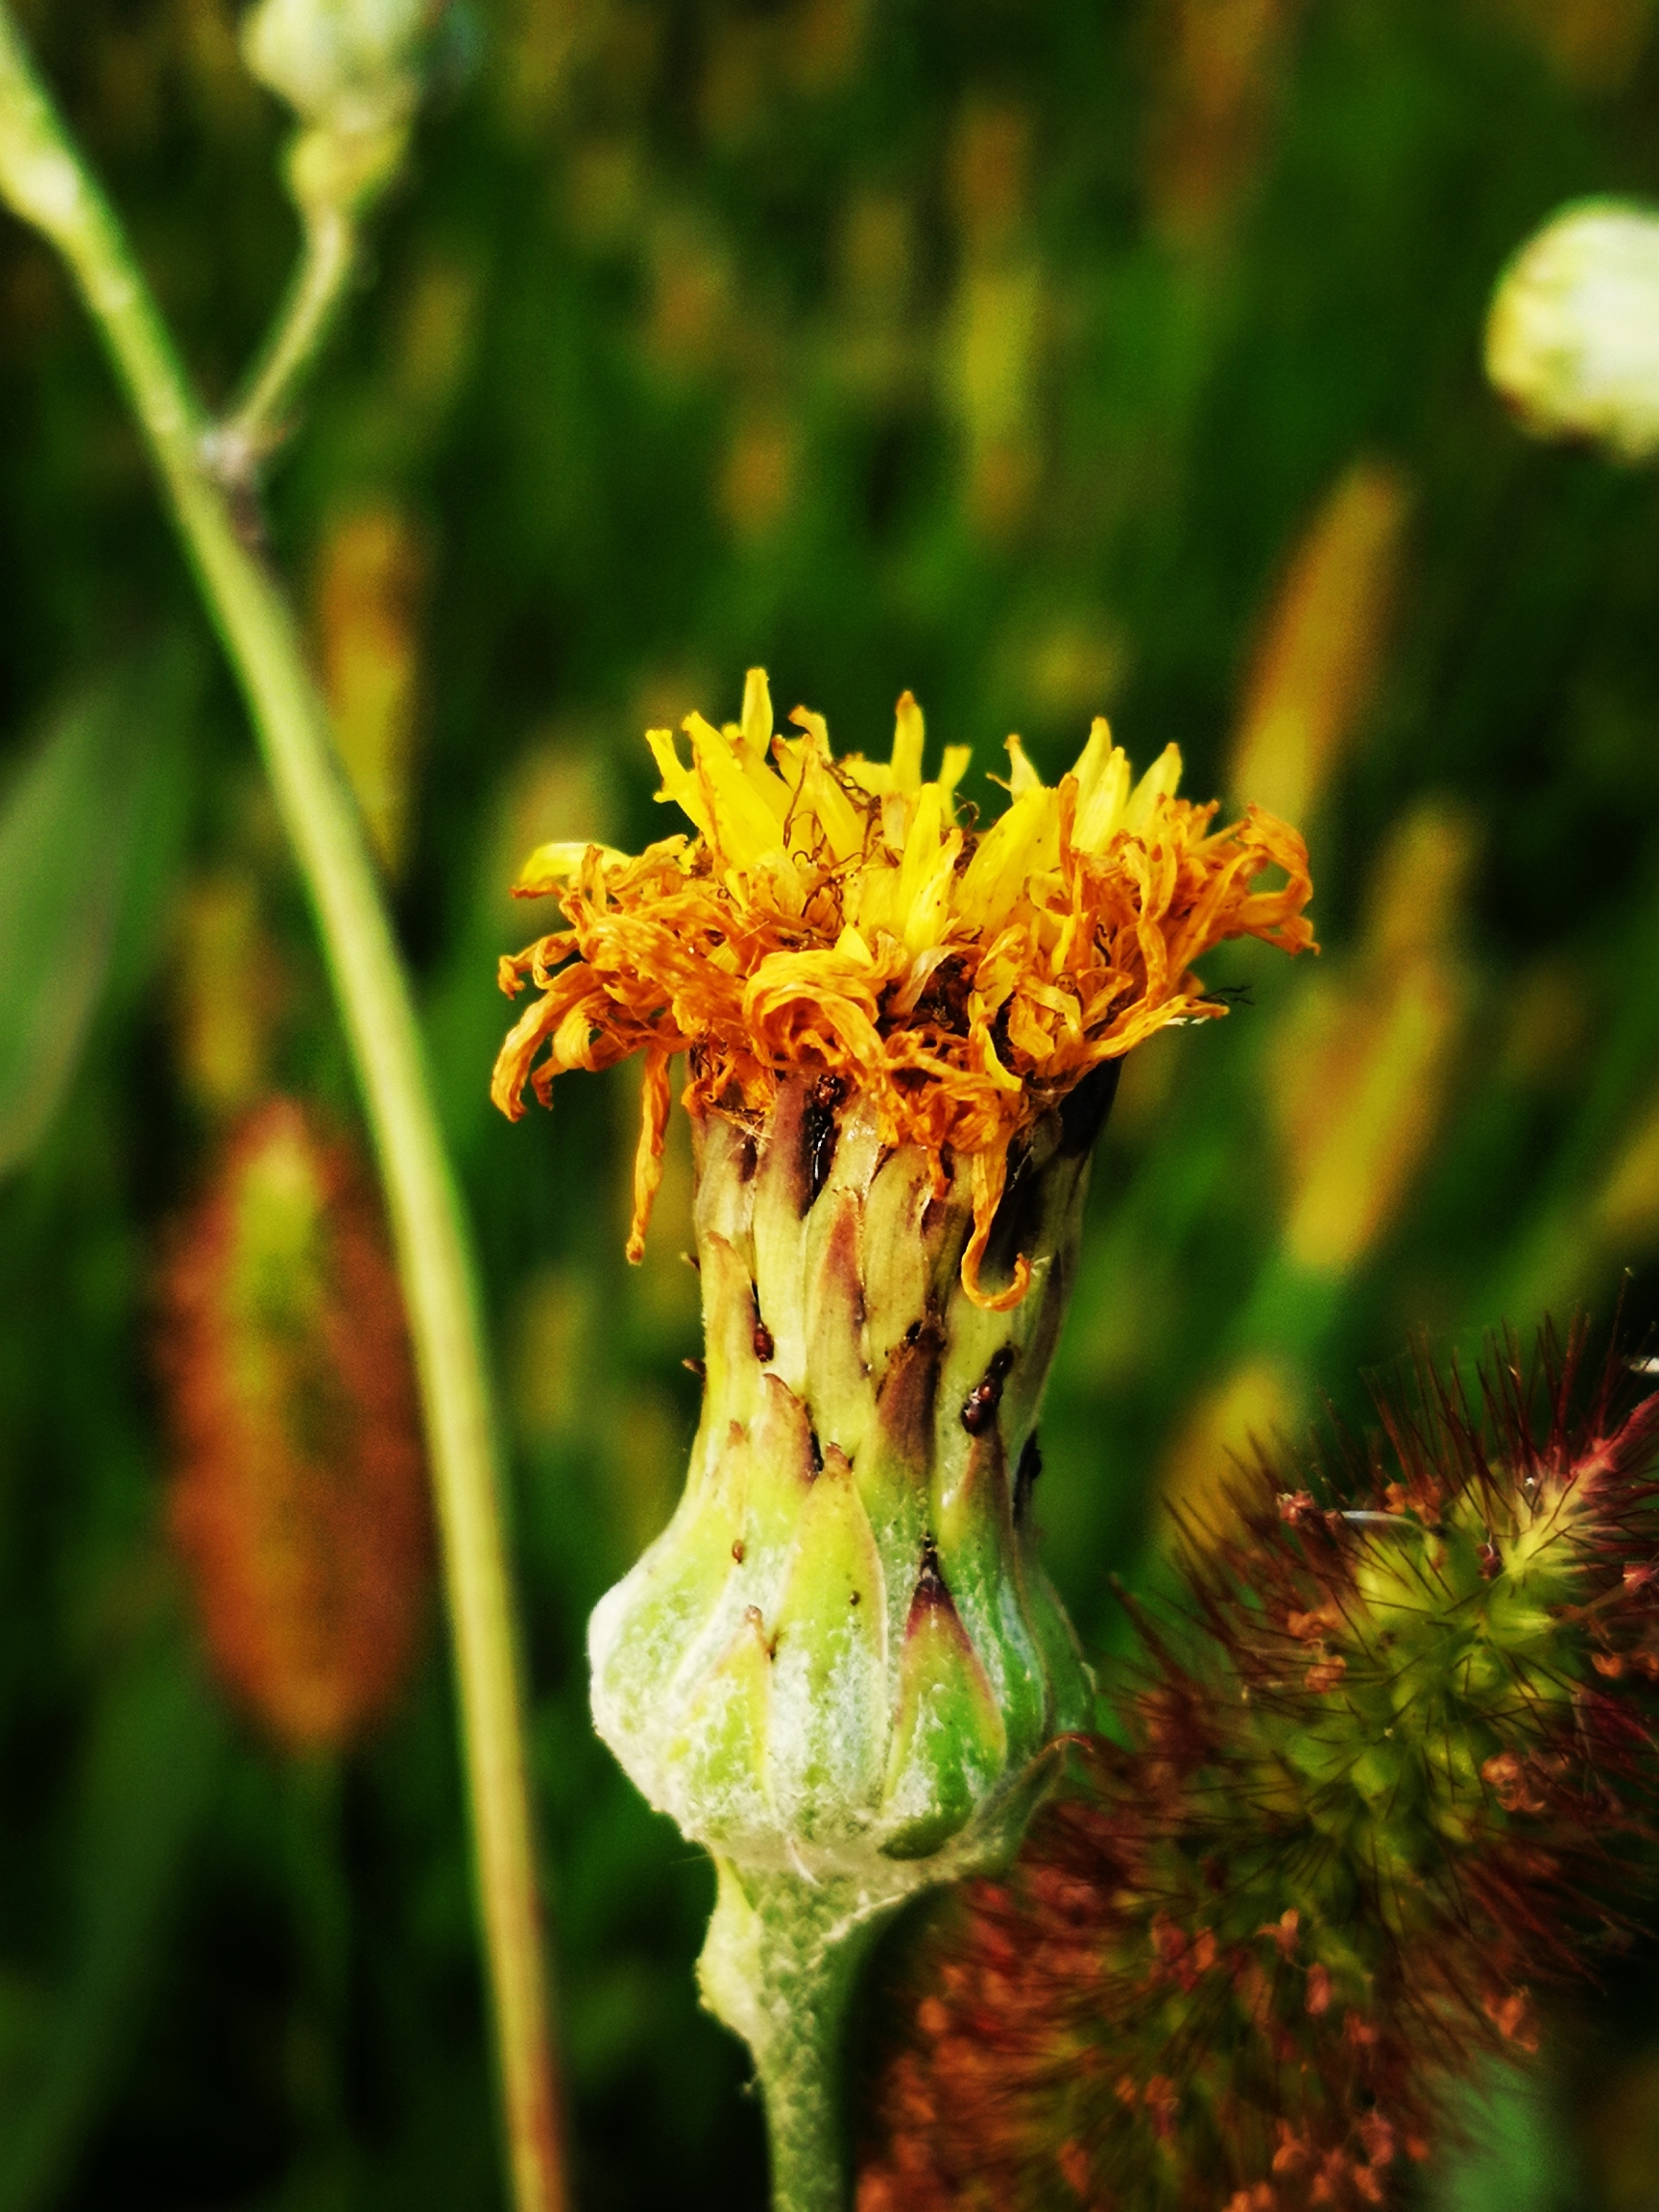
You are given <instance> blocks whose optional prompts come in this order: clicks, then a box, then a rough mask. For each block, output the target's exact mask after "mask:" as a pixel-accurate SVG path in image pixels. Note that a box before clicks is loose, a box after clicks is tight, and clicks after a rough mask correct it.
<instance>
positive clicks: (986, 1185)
mask: <svg viewBox="0 0 1659 2212" xmlns="http://www.w3.org/2000/svg"><path fill="white" fill-rule="evenodd" d="M1007 1180H1008V1151H1007V1147H1006V1145H998V1147H996V1148H995V1149H994V1150H988V1151H984V1152H975V1153H974V1158H973V1162H972V1165H971V1166H970V1170H969V1189H970V1190H971V1192H972V1194H973V1200H974V1234H973V1235H972V1237H970V1238H969V1239H968V1248H967V1250H966V1251H965V1252H964V1253H963V1255H962V1287H963V1289H964V1290H965V1291H966V1292H967V1293H968V1295H969V1297H970V1298H971V1299H972V1300H973V1301H974V1305H975V1306H977V1307H979V1308H980V1309H981V1310H983V1311H984V1312H987V1313H1008V1312H1011V1311H1012V1310H1013V1309H1014V1308H1015V1307H1016V1306H1018V1305H1019V1304H1020V1302H1021V1300H1022V1298H1023V1297H1024V1295H1025V1293H1026V1291H1027V1290H1028V1289H1029V1288H1030V1287H1031V1262H1030V1261H1029V1260H1028V1259H1027V1258H1026V1257H1025V1255H1024V1253H1023V1252H1022V1253H1020V1254H1018V1255H1017V1256H1016V1258H1015V1262H1014V1275H1013V1279H1012V1281H1011V1282H1010V1283H1009V1284H1008V1286H1007V1287H1006V1288H1005V1289H1001V1290H997V1291H991V1290H987V1289H986V1288H985V1287H984V1286H983V1285H982V1284H981V1283H980V1280H979V1269H980V1266H981V1263H982V1262H983V1261H984V1258H985V1250H986V1247H987V1245H988V1244H989V1243H990V1241H991V1230H992V1225H993V1224H994V1223H995V1221H996V1219H997V1209H998V1206H999V1205H1000V1204H1001V1202H1002V1190H1003V1187H1004V1185H1005V1184H1006V1183H1007Z"/></svg>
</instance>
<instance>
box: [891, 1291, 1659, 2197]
mask: <svg viewBox="0 0 1659 2212" xmlns="http://www.w3.org/2000/svg"><path fill="white" fill-rule="evenodd" d="M1582 1370H1583V1335H1582V1332H1581V1331H1575V1333H1574V1334H1572V1335H1571V1336H1570V1338H1569V1339H1568V1342H1567V1344H1566V1345H1565V1347H1564V1348H1563V1347H1559V1346H1558V1345H1557V1344H1556V1342H1555V1341H1554V1339H1553V1338H1552V1337H1551V1335H1550V1334H1548V1333H1547V1334H1546V1335H1545V1337H1544V1340H1543V1342H1542V1344H1541V1346H1540V1349H1539V1352H1538V1354H1537V1356H1536V1357H1535V1358H1533V1359H1532V1360H1531V1361H1530V1363H1524V1362H1523V1360H1522V1359H1521V1358H1520V1357H1519V1354H1518V1352H1517V1349H1516V1347H1515V1346H1514V1344H1513V1343H1512V1342H1511V1343H1508V1344H1506V1345H1505V1346H1504V1347H1503V1351H1502V1354H1501V1356H1495V1357H1494V1358H1491V1359H1489V1361H1488V1362H1487V1364H1486V1366H1485V1369H1484V1371H1483V1373H1482V1377H1481V1389H1480V1393H1479V1398H1478V1399H1475V1400H1472V1399H1471V1397H1470V1395H1469V1393H1467V1392H1466V1391H1465V1389H1464V1387H1463V1385H1462V1383H1461V1382H1460V1380H1459V1379H1458V1378H1457V1376H1456V1375H1455V1373H1454V1374H1453V1375H1452V1377H1451V1378H1450V1379H1439V1378H1436V1377H1434V1376H1433V1375H1432V1374H1431V1373H1430V1372H1429V1371H1428V1369H1427V1367H1426V1366H1421V1365H1420V1367H1419V1370H1418V1376H1417V1384H1416V1389H1415V1392H1414V1394H1413V1396H1412V1397H1411V1398H1410V1399H1409V1401H1408V1402H1407V1403H1404V1404H1393V1403H1387V1402H1384V1403H1382V1404H1381V1406H1380V1410H1381V1413H1382V1419H1383V1441H1381V1442H1379V1443H1377V1444H1375V1445H1373V1446H1371V1447H1370V1448H1369V1449H1368V1450H1367V1451H1366V1452H1365V1453H1363V1454H1360V1453H1358V1452H1355V1451H1352V1450H1349V1451H1348V1452H1346V1453H1345V1454H1343V1455H1340V1456H1339V1457H1338V1459H1337V1461H1336V1462H1335V1463H1334V1464H1330V1463H1322V1464H1320V1465H1317V1466H1314V1467H1310V1468H1297V1469H1294V1470H1286V1469H1285V1468H1278V1467H1274V1466H1272V1465H1269V1464H1266V1463H1263V1464H1262V1466H1261V1467H1260V1468H1259V1469H1258V1471H1257V1474H1256V1477H1255V1479H1254V1480H1253V1481H1252V1482H1251V1484H1250V1485H1249V1488H1248V1492H1247V1494H1246V1495H1244V1496H1242V1497H1240V1498H1238V1500H1237V1501H1236V1502H1235V1503H1236V1504H1237V1505H1238V1508H1239V1509H1240V1511H1241V1514H1242V1518H1243V1520H1244V1523H1245V1527H1246V1529H1247V1535H1246V1537H1245V1538H1244V1539H1243V1540H1242V1541H1240V1540H1238V1538H1237V1537H1233V1538H1230V1539H1229V1541H1228V1544H1227V1547H1226V1549H1225V1550H1223V1549H1222V1548H1221V1546H1220V1544H1219V1543H1218V1542H1217V1541H1215V1540H1214V1539H1211V1538H1208V1537H1206V1536H1203V1535H1201V1534H1191V1535H1190V1536H1189V1538H1188V1543H1187V1558H1186V1562H1185V1564H1186V1570H1187V1575H1188V1582H1189V1591H1190V1604H1189V1607H1188V1608H1187V1610H1186V1612H1185V1613H1184V1615H1183V1616H1182V1617H1181V1618H1179V1619H1178V1620H1176V1621H1175V1622H1174V1623H1167V1622H1166V1623H1162V1624H1159V1623H1153V1622H1151V1621H1150V1620H1142V1631H1143V1635H1142V1646H1143V1648H1142V1659H1141V1661H1140V1662H1139V1663H1138V1667H1137V1671H1135V1673H1134V1674H1133V1676H1132V1677H1131V1679H1130V1680H1129V1681H1128V1682H1127V1683H1126V1685H1125V1686H1124V1687H1125V1696H1124V1701H1123V1710H1122V1716H1121V1717H1122V1719H1123V1722H1124V1734H1125V1736H1126V1738H1127V1744H1126V1747H1125V1745H1122V1744H1117V1743H1109V1742H1107V1741H1105V1740H1104V1739H1093V1740H1091V1741H1090V1742H1089V1743H1087V1745H1086V1746H1085V1747H1083V1748H1082V1749H1080V1751H1079V1754H1078V1756H1077V1758H1076V1761H1075V1763H1074V1768H1073V1772H1072V1775H1071V1780H1070V1787H1069V1789H1068V1790H1067V1791H1066V1792H1065V1793H1064V1794H1063V1796H1062V1798H1061V1799H1060V1801H1059V1802H1058V1803H1057V1804H1055V1805H1054V1806H1053V1807H1051V1809H1050V1810H1049V1811H1048V1812H1047V1813H1046V1815H1042V1816H1041V1817H1040V1820H1039V1823H1038V1825H1037V1827H1036V1828H1035V1829H1034V1830H1033V1831H1032V1833H1031V1836H1030V1837H1029V1839H1028V1840H1027V1842H1026V1845H1025V1847H1024V1850H1023V1851H1022V1855H1021V1858H1020V1859H1019V1861H1018V1862H1017V1863H1016V1865H1015V1867H1014V1869H1013V1871H1012V1873H1011V1874H1010V1875H1009V1876H1008V1878H1007V1879H1006V1880H1004V1881H1001V1882H998V1883H995V1884H993V1883H985V1882H981V1883H978V1884H975V1885H974V1886H973V1887H971V1888H970V1889H969V1890H968V1891H967V1892H966V1893H965V1895H964V1897H963V1898H962V1899H961V1900H959V1901H958V1902H956V1903H955V1904H953V1905H952V1906H951V1907H950V1909H949V1910H948V1911H947V1912H946V1913H945V1914H944V1916H943V1917H942V1918H941V1919H940V1920H939V1921H937V1922H936V1924H935V1925H934V1927H933V1929H932V1930H931V1931H930V1932H929V1933H928V1934H927V1935H926V1936H925V1938H924V1939H923V1941H922V1943H921V1946H920V1948H919V1950H918V1951H917V1952H916V1953H915V1954H914V1956H913V1958H912V1962H911V1963H912V1971H913V1981H912V1984H911V1986H910V1989H909V1992H908V1996H907V2000H906V2003H905V2005H904V2010H905V2012H906V2013H907V2016H908V2029H907V2031H906V2032H904V2034H903V2036H902V2041H901V2042H900V2044H899V2045H898V2047H897V2048H895V2049H894V2050H893V2051H892V2052H890V2054H889V2057H888V2061H887V2063H886V2065H885V2068H884V2071H883V2072H882V2073H881V2075H880V2077H879V2080H878V2084H877V2126H876V2129H875V2130H874V2140H873V2143H872V2146H871V2152H870V2155H869V2157H868V2159H867V2163H866V2171H865V2174H864V2178H863V2183H862V2186H861V2189H860V2193H859V2206H860V2212H901V2208H902V2212H945V2208H946V2207H948V2206H949V2207H955V2206H959V2205H961V2204H965V2203H968V2202H970V2201H973V2202H984V2203H987V2204H991V2203H995V2204H996V2205H998V2207H1007V2208H1008V2212H1025V2208H1032V2212H1035V2208H1037V2207H1048V2206H1051V2205H1052V2206H1061V2205H1075V2204H1076V2203H1078V2202H1079V2201H1081V2202H1082V2203H1083V2204H1086V2205H1091V2206H1107V2205H1118V2204H1124V2203H1129V2202H1133V2203H1134V2204H1135V2205H1136V2206H1137V2208H1138V2212H1200V2208H1202V2212H1212V2208H1217V2207H1218V2208H1220V2212H1310V2208H1311V2207H1315V2206H1320V2207H1333V2208H1334V2212H1369V2208H1371V2207H1375V2206H1379V2205H1381V2204H1382V2203H1383V2201H1384V2200H1385V2199H1387V2198H1388V2197H1390V2196H1391V2194H1392V2191H1393V2186H1394V2181H1395V2177H1396V2175H1397V2172H1398V2170H1399V2167H1400V2165H1401V2162H1402V2161H1409V2160H1413V2159H1420V2158H1422V2157H1425V2156H1426V2155H1427V2154H1428V2149H1429V2146H1430V2144H1431V2141H1432V2140H1433V2136H1434V2133H1435V2130H1436V2128H1438V2126H1439V2125H1440V2121H1441V2109H1440V2100H1441V2098H1442V2096H1443V2093H1444V2088H1445V2085H1446V2083H1447V2082H1448V2081H1449V2080H1452V2079H1454V2078H1455V2076H1456V2075H1458V2074H1459V2073H1466V2072H1468V2071H1469V2070H1470V2069H1471V2068H1472V2067H1473V2066H1474V2064H1475V2063H1476V2062H1477V2061H1478V2060H1479V2059H1480V2058H1481V2057H1482V2056H1486V2055H1488V2054H1492V2053H1499V2054H1506V2055H1509V2056H1517V2055H1524V2054H1525V2053H1527V2052H1528V2051H1530V2050H1532V2049H1533V2048H1534V2047H1535V2046H1536V2042H1537V2037H1538V2029H1537V2023H1536V2013H1535V2008H1534V2002H1533V1996H1532V1990H1533V1987H1534V1986H1535V1985H1538V1984H1549V1983H1550V1982H1551V1980H1552V1979H1553V1980H1559V1979H1560V1978H1561V1977H1563V1976H1565V1975H1569V1974H1572V1973H1574V1972H1575V1971H1581V1970H1582V1958H1583V1943H1582V1936H1583V1933H1584V1931H1585V1929H1586V1928H1587V1926H1592V1925H1595V1924H1599V1925H1600V1926H1601V1927H1603V1928H1604V1929H1606V1928H1612V1929H1615V1930H1616V1929H1618V1928H1619V1927H1620V1926H1621V1925H1622V1922H1621V1920H1620V1911H1619V1905H1618V1903H1617V1896H1618V1884H1617V1882H1616V1880H1615V1879H1614V1877H1616V1875H1617V1873H1618V1871H1619V1867H1620V1860H1621V1853H1622V1852H1623V1853H1628V1852H1629V1851H1630V1850H1631V1848H1632V1847H1633V1846H1634V1845H1635V1844H1636V1843H1637V1842H1638V1841H1639V1840H1640V1839H1642V1838H1643V1837H1645V1836H1646V1835H1647V1833H1648V1830H1649V1822H1650V1815H1651V1814H1652V1813H1653V1811H1654V1809H1655V1803H1656V1799H1659V1791H1656V1790H1655V1781H1656V1780H1659V1776H1656V1773H1655V1767H1654V1760H1653V1740H1652V1733H1651V1730H1652V1723H1653V1719H1654V1707H1653V1689H1654V1685H1655V1682H1656V1680H1659V1561H1656V1560H1655V1557H1654V1549H1655V1543H1656V1540H1659V1513H1656V1511H1655V1503H1654V1500H1655V1484H1654V1481H1653V1479H1652V1467H1653V1461H1654V1458H1655V1454H1656V1450H1659V1396H1654V1397H1651V1398H1648V1399H1647V1400H1645V1401H1643V1402H1641V1403H1640V1404H1636V1405H1634V1406H1630V1405H1628V1404H1627V1403H1622V1401H1621V1396H1620V1389H1621V1383H1622V1371H1621V1369H1620V1367H1619V1366H1618V1364H1617V1362H1610V1363H1609V1364H1608V1366H1607V1367H1606V1368H1605V1370H1604V1371H1603V1373H1602V1375H1601V1376H1600V1378H1599V1381H1594V1380H1593V1381H1592V1383H1591V1384H1590V1387H1589V1388H1588V1389H1587V1390H1586V1389H1582V1388H1580V1387H1579V1384H1580V1383H1581V1381H1582Z"/></svg>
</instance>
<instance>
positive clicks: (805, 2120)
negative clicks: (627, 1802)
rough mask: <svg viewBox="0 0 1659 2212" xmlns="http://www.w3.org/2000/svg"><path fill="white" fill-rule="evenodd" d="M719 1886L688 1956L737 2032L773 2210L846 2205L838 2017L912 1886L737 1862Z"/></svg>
mask: <svg viewBox="0 0 1659 2212" xmlns="http://www.w3.org/2000/svg"><path fill="white" fill-rule="evenodd" d="M715 1865H716V1867H717V1869H718V1873H719V1890H718V1893H717V1897H716V1902H715V1907H714V1916H713V1918H712V1919H711V1920H710V1921H709V1936H708V1940H707V1942H706V1943H705V1944H704V1946H703V1956H702V1958H701V1959H700V1960H699V1961H698V1966H697V1973H698V1979H699V1981H700V1983H701V1984H702V1989H703V2002H704V2004H705V2005H706V2006H707V2007H708V2008H709V2011H711V2012H712V2013H713V2014H714V2015H715V2017H716V2018H717V2019H720V2020H723V2021H724V2022H725V2023H726V2025H727V2027H728V2028H731V2029H732V2030H733V2032H735V2033H737V2034H738V2035H741V2036H742V2038H743V2040H744V2041H745V2042H746V2043H747V2044H748V2046H749V2049H750V2053H751V2055H752V2056H753V2057H754V2060H755V2072H756V2074H757V2077H758V2078H759V2082H760V2089H761V2094H762V2096H763V2097H764V2099H765V2102H766V2139H767V2144H768V2147H769V2150H770V2152H771V2166H772V2212H849V2207H850V2205H851V2203H852V2185H851V2176H850V2165H849V2159H848V2139H849V2134H850V2130H849V2128H848V2125H847V2115H846V2110H845V2088H846V2083H845V2073H846V2052H847V2036H848V2025H849V2021H850V2018H851V2015H852V2009H853V2001H854V1994H855V1992H856V1989H857V1984H858V1977H859V1974H860V1971H861V1970H862V1968H863V1965H864V1961H865V1960H866V1958H867V1957H868V1956H869V1953H870V1949H871V1947H872V1945H873V1944H874V1942H875V1940H876V1937H877V1936H878V1934H879V1933H880V1931H881V1929H882V1928H883V1927H885V1925H886V1924H887V1922H888V1921H889V1920H890V1919H891V1918H892V1916H893V1914H894V1913H895V1912H897V1911H899V1909H900V1907H901V1906H902V1904H903V1903H904V1900H905V1897H906V1894H907V1893H908V1892H909V1891H910V1890H911V1889H913V1888H914V1887H922V1886H925V1885H921V1884H917V1883H916V1882H914V1880H911V1881H906V1879H905V1878H904V1873H903V1870H902V1869H899V1868H895V1870H894V1875H893V1878H892V1879H890V1880H889V1881H888V1882H886V1883H884V1884H880V1885H877V1886H870V1885H867V1884H864V1883H862V1882H859V1881H857V1880H855V1879H849V1878H846V1877H835V1876H829V1877H827V1878H826V1879H824V1880H822V1881H817V1882H814V1881H808V1880H806V1879H805V1878H803V1877H802V1876H799V1875H796V1874H794V1873H790V1872H784V1873H770V1872H769V1873H757V1872H756V1871H754V1870H752V1869H751V1870H740V1869H739V1868H737V1867H735V1866H734V1865H733V1863H732V1862H731V1861H730V1860H728V1859H717V1860H716V1861H715Z"/></svg>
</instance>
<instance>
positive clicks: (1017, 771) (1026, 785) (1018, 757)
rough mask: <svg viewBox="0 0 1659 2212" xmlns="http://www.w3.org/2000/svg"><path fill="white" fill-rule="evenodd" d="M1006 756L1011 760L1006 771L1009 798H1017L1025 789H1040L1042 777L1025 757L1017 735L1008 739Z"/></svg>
mask: <svg viewBox="0 0 1659 2212" xmlns="http://www.w3.org/2000/svg"><path fill="white" fill-rule="evenodd" d="M1008 758H1009V760H1010V761H1011V762H1012V766H1011V767H1010V768H1009V771H1008V795H1009V797H1010V798H1011V799H1018V798H1020V797H1021V796H1022V793H1024V792H1026V791H1040V790H1041V789H1042V788H1043V779H1042V777H1041V776H1039V775H1038V773H1037V771H1036V769H1035V768H1033V767H1032V765H1031V763H1030V761H1029V759H1027V757H1026V755H1025V748H1024V746H1023V745H1022V743H1021V741H1020V739H1019V738H1018V737H1017V736H1014V737H1010V738H1009V740H1008Z"/></svg>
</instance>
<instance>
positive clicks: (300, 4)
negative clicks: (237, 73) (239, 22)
mask: <svg viewBox="0 0 1659 2212" xmlns="http://www.w3.org/2000/svg"><path fill="white" fill-rule="evenodd" d="M439 12H441V7H440V6H439V5H434V0H258V5H257V6H256V7H254V8H253V9H252V10H251V11H250V12H249V14H248V16H247V17H246V19H245V21H244V23H243V27H242V54H243V59H244V60H246V62H247V64H248V67H249V69H250V70H251V71H252V74H253V75H254V76H255V77H257V78H258V80H259V82H260V83H261V84H265V85H267V86H269V88H270V89H271V90H272V91H273V92H276V93H277V94H278V95H279V96H280V97H281V98H282V99H284V100H286V101H287V102H288V104H289V106H290V107H291V108H294V109H295V110H296V112H297V113H298V114H300V115H301V117H303V119H304V120H305V121H306V122H308V123H312V124H323V125H326V126H327V127H328V128H330V129H331V130H335V131H347V132H361V131H374V130H376V129H378V128H380V127H383V126H384V125H385V124H387V123H389V122H392V121H395V120H400V119H401V118H402V117H403V116H405V115H407V113H408V112H409V110H410V109H411V108H413V107H414V105H415V101H416V97H417V95H418V93H419V90H420V67H421V54H422V49H423V47H424V45H425V42H426V37H427V34H428V33H429V31H430V29H431V27H432V23H433V20H434V18H435V16H436V15H437V14H438V13H439Z"/></svg>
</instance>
